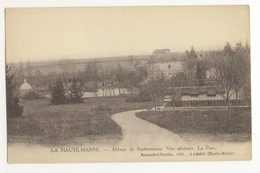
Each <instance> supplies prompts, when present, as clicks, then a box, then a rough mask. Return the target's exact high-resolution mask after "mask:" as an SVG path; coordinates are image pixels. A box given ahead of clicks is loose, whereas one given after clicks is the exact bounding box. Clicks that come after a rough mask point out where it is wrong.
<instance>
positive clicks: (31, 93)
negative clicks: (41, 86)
mask: <svg viewBox="0 0 260 173" xmlns="http://www.w3.org/2000/svg"><path fill="white" fill-rule="evenodd" d="M40 98H43V97H42V96H41V95H40V94H38V93H37V92H35V91H29V92H28V93H26V94H25V95H24V96H22V99H25V100H35V99H40Z"/></svg>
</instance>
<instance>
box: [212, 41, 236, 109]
mask: <svg viewBox="0 0 260 173" xmlns="http://www.w3.org/2000/svg"><path fill="white" fill-rule="evenodd" d="M233 54H234V53H233V49H232V48H231V46H230V45H229V43H227V45H226V46H225V47H224V50H223V51H221V52H212V53H211V59H210V63H211V66H212V67H213V69H212V70H211V73H212V74H213V76H215V79H216V80H217V82H218V84H219V85H220V86H221V87H222V88H223V89H224V90H225V92H224V93H222V92H219V93H218V94H219V95H221V96H222V97H223V98H225V100H226V105H227V107H228V109H229V108H230V98H231V96H232V95H233V94H235V91H234V83H235V79H236V76H237V74H236V73H234V69H235V67H234V61H235V59H234V56H233Z"/></svg>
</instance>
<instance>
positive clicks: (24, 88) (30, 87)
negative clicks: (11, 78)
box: [20, 79, 32, 90]
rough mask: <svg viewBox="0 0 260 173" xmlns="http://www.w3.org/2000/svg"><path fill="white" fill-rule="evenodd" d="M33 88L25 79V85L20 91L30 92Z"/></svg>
mask: <svg viewBox="0 0 260 173" xmlns="http://www.w3.org/2000/svg"><path fill="white" fill-rule="evenodd" d="M30 89H32V86H31V85H30V84H28V83H27V80H26V79H24V83H23V84H22V85H21V86H20V90H30Z"/></svg>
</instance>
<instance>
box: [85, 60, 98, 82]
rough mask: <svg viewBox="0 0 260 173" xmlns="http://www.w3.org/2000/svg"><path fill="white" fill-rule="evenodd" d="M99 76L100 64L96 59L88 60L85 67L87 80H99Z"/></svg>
mask: <svg viewBox="0 0 260 173" xmlns="http://www.w3.org/2000/svg"><path fill="white" fill-rule="evenodd" d="M98 79H99V76H98V64H97V62H96V61H91V62H88V63H87V65H86V68H85V80H86V81H97V80H98Z"/></svg>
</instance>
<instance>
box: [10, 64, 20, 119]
mask: <svg viewBox="0 0 260 173" xmlns="http://www.w3.org/2000/svg"><path fill="white" fill-rule="evenodd" d="M13 78H14V75H13V74H11V68H10V67H9V66H8V65H7V66H6V106H7V116H8V117H15V116H19V115H22V113H23V107H22V106H20V105H19V98H18V96H17V95H16V94H15V90H16V86H15V84H14V80H13Z"/></svg>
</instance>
